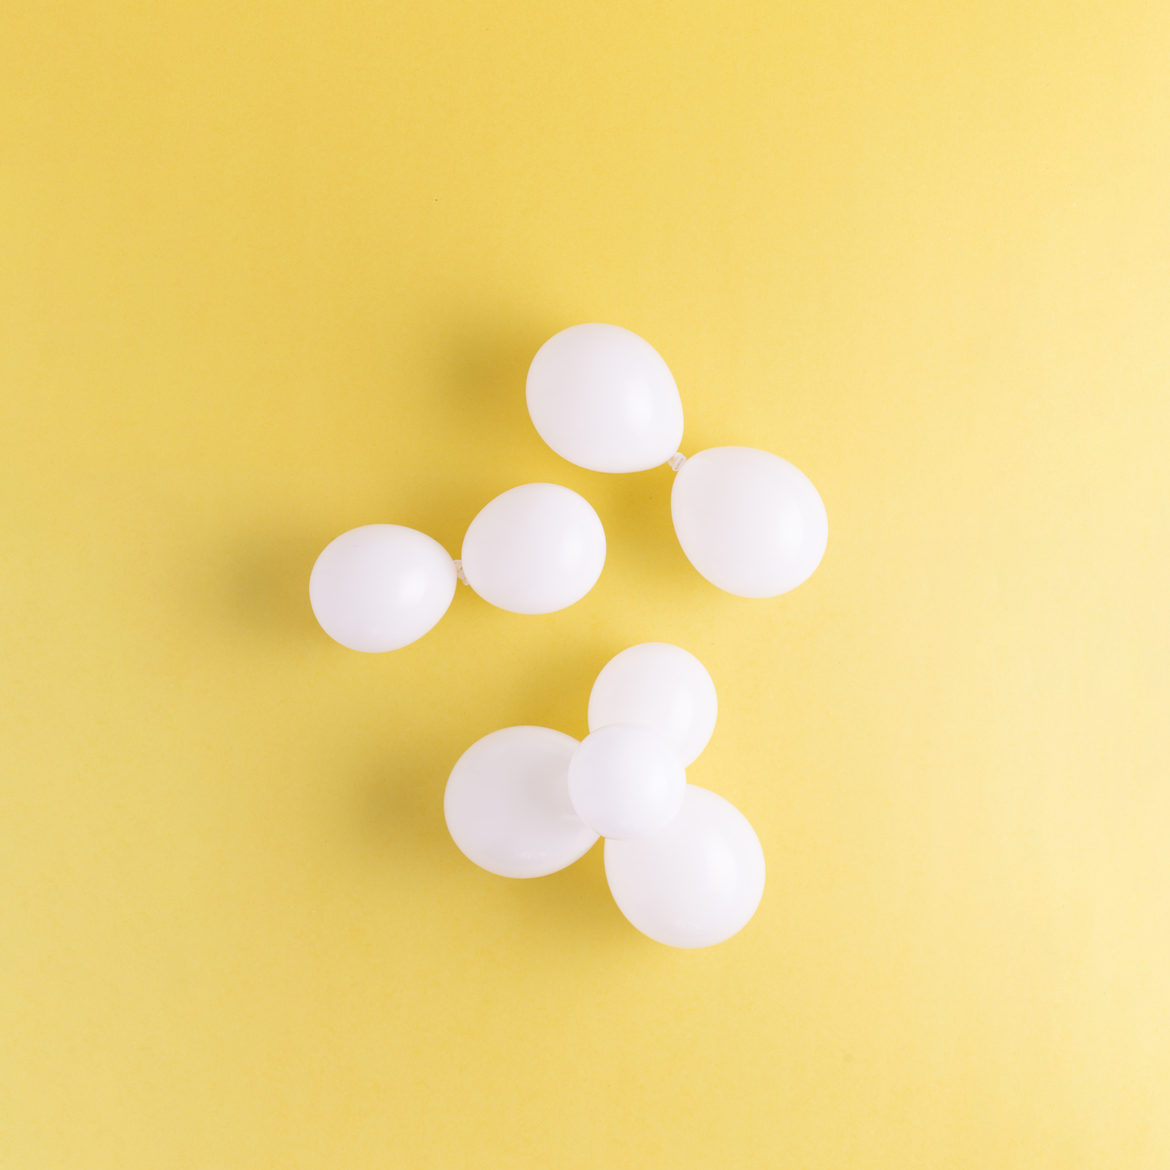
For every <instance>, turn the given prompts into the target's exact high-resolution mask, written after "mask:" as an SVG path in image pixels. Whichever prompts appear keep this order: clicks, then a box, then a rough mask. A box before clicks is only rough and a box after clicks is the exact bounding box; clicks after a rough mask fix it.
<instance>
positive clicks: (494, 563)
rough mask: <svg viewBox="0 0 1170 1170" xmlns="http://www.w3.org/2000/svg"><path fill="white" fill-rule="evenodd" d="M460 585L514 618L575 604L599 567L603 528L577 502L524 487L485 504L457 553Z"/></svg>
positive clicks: (551, 487) (564, 491) (543, 487)
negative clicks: (460, 566)
mask: <svg viewBox="0 0 1170 1170" xmlns="http://www.w3.org/2000/svg"><path fill="white" fill-rule="evenodd" d="M461 557H462V562H463V575H464V577H465V578H466V579H467V583H468V584H469V585H470V586H471V588H472V589H474V590H475V592H476V593H478V594H479V595H480V597H482V598H483V599H484V600H485V601H490V602H491V603H492V605H498V606H499V607H500V608H501V609H509V610H512V611H513V612H514V613H552V612H553V611H554V610H557V609H564V608H565V607H566V606H569V605H572V604H573V603H574V602H576V601H580V600H581V598H582V597H584V596H585V594H586V593H588V592H589V590H590V589H592V588H593V586H594V585H595V584H596V583H597V578H598V577H600V576H601V570H602V567H603V566H604V565H605V529H604V528H603V527H602V526H601V520H600V519H599V517H598V515H597V513H596V512H595V511H594V510H593V507H592V505H590V503H589V501H588V500H586V499H585V498H584V497H583V496H580V495H578V494H577V493H576V492H574V491H570V490H569V489H568V488H567V487H561V486H560V485H559V484H555V483H526V484H522V485H521V486H520V487H514V488H511V489H510V490H509V491H506V492H503V493H502V494H501V495H498V496H496V498H495V499H494V500H491V501H489V502H488V503H487V504H486V505H485V506H484V507H483V508H482V509H481V510H480V512H479V514H478V515H477V516H476V517H475V519H474V520H472V522H471V525H470V527H469V528H468V529H467V535H466V536H464V538H463V550H462V553H461Z"/></svg>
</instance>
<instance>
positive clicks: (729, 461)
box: [670, 447, 829, 597]
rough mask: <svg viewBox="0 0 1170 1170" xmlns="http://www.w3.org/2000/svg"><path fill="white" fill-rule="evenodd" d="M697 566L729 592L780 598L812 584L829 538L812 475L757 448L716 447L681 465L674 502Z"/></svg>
mask: <svg viewBox="0 0 1170 1170" xmlns="http://www.w3.org/2000/svg"><path fill="white" fill-rule="evenodd" d="M670 510H671V516H672V517H673V519H674V529H675V532H676V533H677V534H678V539H679V543H680V544H681V545H682V548H683V552H684V553H686V555H687V558H688V559H689V560H690V562H691V564H692V565H694V566H695V568H696V569H698V570H699V572H700V573H702V575H703V576H704V577H706V578H707V580H708V581H710V582H711V583H712V584H713V585H717V586H718V587H719V588H720V589H725V590H727V592H728V593H737V594H739V595H740V596H742V597H775V596H777V595H778V594H780V593H787V592H788V591H789V590H790V589H795V588H796V587H797V585H799V584H801V582H803V581H805V580H807V579H808V578H809V577H810V576H811V575H812V573H813V570H814V569H816V567H817V565H819V564H820V562H821V557H823V556H824V553H825V545H826V544H827V542H828V539H829V521H828V517H827V515H826V514H825V505H824V503H823V502H822V500H821V497H820V495H819V494H818V493H817V489H816V488H815V487H813V485H812V483H811V482H810V481H809V479H808V477H807V476H806V475H805V474H804V473H803V472H802V471H800V470H799V469H798V468H796V467H794V466H793V465H792V464H791V463H789V462H788V461H787V460H786V459H781V458H780V456H779V455H773V454H772V453H771V452H770V451H760V450H758V449H757V448H755V447H712V448H710V449H709V450H706V451H700V452H699V453H698V454H697V455H694V456H692V457H691V458H690V459H688V460H687V461H686V463H684V464H683V466H682V468H681V469H680V470H679V471H678V473H677V474H676V476H675V480H674V487H673V489H672V491H671V496H670Z"/></svg>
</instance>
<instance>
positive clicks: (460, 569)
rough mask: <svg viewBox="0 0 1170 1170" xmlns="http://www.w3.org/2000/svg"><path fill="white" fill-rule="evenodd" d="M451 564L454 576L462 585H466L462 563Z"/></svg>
mask: <svg viewBox="0 0 1170 1170" xmlns="http://www.w3.org/2000/svg"><path fill="white" fill-rule="evenodd" d="M451 563H452V564H453V565H454V566H455V576H456V577H458V578H459V580H460V581H462V582H463V584H464V585H466V584H467V583H468V581H467V574H466V573H465V572H464V571H463V562H462V561H452V562H451Z"/></svg>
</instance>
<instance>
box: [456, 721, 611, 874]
mask: <svg viewBox="0 0 1170 1170" xmlns="http://www.w3.org/2000/svg"><path fill="white" fill-rule="evenodd" d="M576 749H577V741H576V740H575V739H573V737H572V736H570V735H565V734H563V733H562V732H560V731H553V730H552V728H549V727H505V728H503V729H502V730H500V731H493V732H491V734H489V735H485V736H484V737H483V738H482V739H479V740H476V742H475V743H473V744H472V745H471V747H469V748H468V749H467V751H465V752H464V753H463V755H461V756H460V757H459V759H458V760H457V761H456V763H455V767H454V768H452V769H451V775H450V776H449V777H448V778H447V788H446V791H445V793H444V795H443V814H444V816H445V817H446V819H447V829H448V831H449V832H450V834H451V838H452V840H453V841H454V842H455V844H456V845H458V846H459V849H460V850H461V851H462V852H463V854H464V855H465V856H466V857H468V858H470V859H471V860H472V861H474V862H475V864H476V865H478V866H481V867H482V868H483V869H486V870H489V871H490V872H491V873H497V874H499V875H500V876H501V877H512V878H528V877H543V876H544V875H545V874H549V873H555V872H556V871H557V870H558V869H564V868H565V866H566V865H571V864H572V863H573V862H574V861H576V860H577V858H579V857H581V856H582V855H583V854H584V853H586V852H587V851H588V850H589V848H590V847H591V846H592V845H593V843H594V842H595V841H596V840H597V834H596V833H594V832H593V831H592V830H591V829H589V828H587V827H586V826H585V825H584V824H582V822H581V819H580V817H578V816H577V814H576V813H575V812H574V811H573V806H572V804H571V803H570V802H569V783H568V775H569V758H570V757H571V756H572V754H573V752H574V751H576Z"/></svg>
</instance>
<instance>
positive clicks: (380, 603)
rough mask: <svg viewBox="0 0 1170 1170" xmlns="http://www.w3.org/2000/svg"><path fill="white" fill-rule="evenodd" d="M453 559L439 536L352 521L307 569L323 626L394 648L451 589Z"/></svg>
mask: <svg viewBox="0 0 1170 1170" xmlns="http://www.w3.org/2000/svg"><path fill="white" fill-rule="evenodd" d="M456 580H457V578H456V575H455V562H454V561H452V560H451V557H450V554H449V553H448V552H447V550H446V549H444V548H443V546H442V545H441V544H439V543H438V541H435V540H432V539H431V538H430V537H429V536H427V535H425V534H424V533H422V532H416V531H415V529H413V528H403V527H402V526H401V525H399V524H366V525H364V526H363V527H361V528H351V529H350V530H349V532H343V533H342V534H341V535H340V536H339V537H337V539H336V540H333V541H331V542H330V543H329V544H328V545H326V546H325V549H324V551H323V552H322V553H321V555H320V556H319V557H318V558H317V561H316V564H314V565H313V572H312V573H311V574H310V576H309V603H310V604H311V605H312V607H313V613H314V615H315V616H316V618H317V621H319V622H320V623H321V628H322V629H323V630H324V631H325V633H327V634H328V635H329V636H330V637H331V638H333V639H334V640H335V641H337V642H340V643H341V644H342V645H343V646H348V647H349V648H350V649H351V650H364V651H366V652H368V653H379V652H381V651H384V650H397V649H399V648H400V647H402V646H406V645H408V644H409V643H411V642H413V641H415V639H416V638H421V637H422V636H423V634H425V633H426V632H427V631H428V630H430V629H431V628H433V626H434V625H435V623H436V622H437V621H438V620H439V618H441V617H442V616H443V614H445V613H446V612H447V608H448V607H449V606H450V604H451V598H452V597H454V596H455V582H456Z"/></svg>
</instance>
